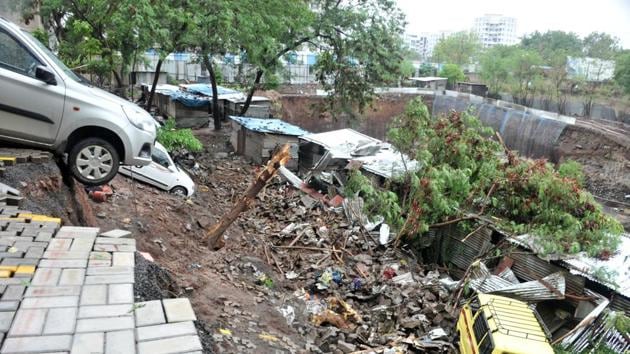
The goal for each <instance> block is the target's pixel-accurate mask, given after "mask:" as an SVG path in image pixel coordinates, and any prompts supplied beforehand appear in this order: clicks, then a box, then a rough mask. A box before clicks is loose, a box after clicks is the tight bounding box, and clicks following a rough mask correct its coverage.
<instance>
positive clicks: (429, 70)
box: [418, 63, 434, 77]
mask: <svg viewBox="0 0 630 354" xmlns="http://www.w3.org/2000/svg"><path fill="white" fill-rule="evenodd" d="M433 72H434V69H433V66H431V64H428V63H423V64H422V65H420V68H419V69H418V76H420V77H422V76H431V75H433Z"/></svg>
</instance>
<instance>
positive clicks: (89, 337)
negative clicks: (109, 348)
mask: <svg viewBox="0 0 630 354" xmlns="http://www.w3.org/2000/svg"><path fill="white" fill-rule="evenodd" d="M104 344H105V333H102V332H97V333H77V334H75V335H74V342H73V343H72V350H71V351H70V354H102V353H104V352H105V351H104Z"/></svg>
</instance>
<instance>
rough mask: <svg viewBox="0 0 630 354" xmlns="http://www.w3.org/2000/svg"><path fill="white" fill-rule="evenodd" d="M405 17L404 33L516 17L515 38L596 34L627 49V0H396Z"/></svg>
mask: <svg viewBox="0 0 630 354" xmlns="http://www.w3.org/2000/svg"><path fill="white" fill-rule="evenodd" d="M397 2H398V7H400V9H401V10H402V11H403V12H404V13H405V14H406V15H407V22H408V24H407V32H409V33H420V32H437V31H441V30H450V31H461V30H470V29H471V28H472V24H473V21H474V19H475V17H478V16H482V15H484V14H501V15H506V16H511V17H515V18H516V22H517V32H518V35H519V37H520V36H522V35H523V34H527V33H531V32H534V31H536V30H538V31H540V32H545V31H547V30H562V31H567V32H575V33H577V34H578V35H580V37H584V36H586V35H587V34H589V33H591V32H594V31H598V32H606V33H609V34H611V35H613V36H615V37H618V38H619V39H620V43H621V45H622V46H623V47H624V48H626V49H630V0H437V1H435V0H433V1H426V0H424V1H423V0H397Z"/></svg>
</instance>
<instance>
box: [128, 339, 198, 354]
mask: <svg viewBox="0 0 630 354" xmlns="http://www.w3.org/2000/svg"><path fill="white" fill-rule="evenodd" d="M202 349H203V348H202V347H201V342H200V341H199V337H197V336H182V337H173V338H167V339H160V340H153V341H147V342H140V343H138V354H168V353H182V352H192V351H197V350H202Z"/></svg>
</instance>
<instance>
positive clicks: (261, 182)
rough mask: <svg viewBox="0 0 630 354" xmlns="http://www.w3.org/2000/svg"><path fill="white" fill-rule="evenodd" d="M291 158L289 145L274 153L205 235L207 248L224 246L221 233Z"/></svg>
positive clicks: (215, 248) (250, 203) (216, 248)
mask: <svg viewBox="0 0 630 354" xmlns="http://www.w3.org/2000/svg"><path fill="white" fill-rule="evenodd" d="M290 158H291V155H290V154H289V145H288V144H285V145H284V146H283V147H282V148H281V149H280V150H279V151H278V152H276V153H275V154H274V155H273V157H272V158H271V160H269V162H268V163H267V166H265V169H264V170H262V171H261V172H260V173H258V175H257V176H256V179H255V180H254V182H252V184H251V185H250V186H249V187H248V188H247V190H246V191H245V193H244V194H243V196H242V197H241V198H240V199H239V200H237V201H236V203H234V206H233V207H232V210H230V211H229V212H228V213H227V214H225V215H223V217H221V219H220V220H219V222H218V223H216V224H214V225H213V226H212V227H211V228H210V229H209V230H208V233H207V235H206V238H205V240H206V242H207V244H208V248H210V249H213V250H218V249H221V248H223V246H225V241H224V239H223V233H225V231H226V230H227V229H228V227H230V225H231V224H232V223H233V222H234V220H236V218H238V216H239V215H240V214H241V213H242V212H243V211H245V210H247V209H248V208H249V207H250V206H252V205H253V204H254V201H255V199H256V195H257V194H258V192H260V190H261V189H262V188H263V187H264V186H265V185H266V184H267V182H268V181H269V180H270V179H271V178H272V177H273V176H274V175H275V174H276V172H277V171H278V168H280V166H284V164H285V163H286V162H287V161H288V160H289V159H290Z"/></svg>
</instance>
